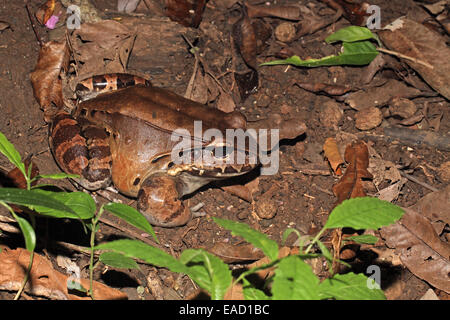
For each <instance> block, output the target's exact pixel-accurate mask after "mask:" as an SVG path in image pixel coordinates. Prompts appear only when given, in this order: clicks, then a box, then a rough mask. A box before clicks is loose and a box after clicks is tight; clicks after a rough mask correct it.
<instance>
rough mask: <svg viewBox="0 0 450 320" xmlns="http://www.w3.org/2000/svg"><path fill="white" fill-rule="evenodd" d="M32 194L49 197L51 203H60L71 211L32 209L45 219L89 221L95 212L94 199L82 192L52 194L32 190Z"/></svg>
mask: <svg viewBox="0 0 450 320" xmlns="http://www.w3.org/2000/svg"><path fill="white" fill-rule="evenodd" d="M32 192H35V193H38V194H39V195H40V196H46V197H49V198H51V199H53V201H58V202H61V203H63V204H64V205H65V206H66V207H68V208H70V210H71V211H67V210H59V209H56V208H48V207H41V206H34V207H33V209H34V210H36V211H37V212H39V213H40V214H42V215H45V216H47V217H52V218H70V219H82V220H86V219H91V218H92V217H93V216H94V215H95V211H96V210H97V207H96V205H95V201H94V199H92V197H91V196H90V195H89V194H87V193H84V192H79V191H77V192H52V191H45V190H41V189H33V190H32Z"/></svg>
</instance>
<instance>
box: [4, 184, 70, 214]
mask: <svg viewBox="0 0 450 320" xmlns="http://www.w3.org/2000/svg"><path fill="white" fill-rule="evenodd" d="M0 201H4V202H6V203H13V204H17V205H23V206H27V207H30V208H33V207H36V208H39V209H41V210H43V211H51V210H58V211H62V212H66V213H68V214H72V215H76V213H75V212H74V210H72V209H71V208H70V207H68V206H66V205H65V204H64V203H62V202H61V201H59V200H57V199H55V198H53V197H51V196H49V195H47V194H43V193H41V192H40V191H38V190H22V189H17V188H0ZM36 211H38V210H36ZM38 212H39V211H38Z"/></svg>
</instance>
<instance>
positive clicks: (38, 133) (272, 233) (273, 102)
mask: <svg viewBox="0 0 450 320" xmlns="http://www.w3.org/2000/svg"><path fill="white" fill-rule="evenodd" d="M40 2H41V1H31V5H32V8H34V9H35V8H37V6H38V5H39V4H40ZM109 2H110V1H103V0H97V1H93V3H95V5H96V6H97V7H98V8H99V9H100V10H103V11H104V10H105V9H108V11H104V12H106V13H109V15H110V16H111V17H112V16H114V13H112V11H111V10H113V9H114V8H112V7H111V5H108V3H109ZM285 2H286V3H288V2H290V1H285ZM292 2H297V1H292ZM313 3H316V4H317V5H319V4H320V2H315V1H313ZM373 3H374V4H377V5H379V6H380V7H381V8H382V9H381V10H382V13H383V17H382V18H383V24H385V23H388V22H390V21H393V20H394V19H395V18H397V17H400V16H404V15H409V16H416V15H418V10H422V9H421V8H420V7H418V5H417V3H416V2H414V1H412V0H408V1H403V0H398V1H391V0H377V1H373ZM320 5H321V6H323V7H325V6H324V5H323V4H320ZM0 8H1V10H0V20H1V21H8V22H9V23H10V24H11V26H12V29H7V30H4V31H3V32H0V56H1V57H2V59H1V60H0V110H1V116H0V131H1V132H3V133H4V134H5V135H6V136H7V138H8V139H9V140H10V141H11V142H12V143H13V144H14V145H15V146H16V148H17V149H18V150H19V152H20V153H21V155H22V157H23V158H25V157H26V156H28V155H30V154H33V155H34V157H33V160H34V162H35V163H36V164H37V165H38V167H39V169H40V172H41V173H54V172H59V171H60V169H59V168H58V166H57V165H56V163H55V161H54V159H53V156H52V154H51V152H50V150H49V146H48V132H47V130H48V128H47V126H46V124H45V122H44V120H43V115H42V112H41V110H40V109H39V107H38V104H37V102H36V100H35V99H34V97H33V93H32V88H31V83H30V78H29V75H30V72H31V71H32V70H33V68H34V66H35V64H36V60H37V56H38V52H39V46H38V44H37V42H36V39H35V36H34V34H33V31H32V29H31V26H30V22H29V20H28V17H27V12H26V10H25V8H24V4H23V1H6V0H0ZM220 10H222V11H220ZM324 10H330V9H324ZM237 17H238V14H237V12H236V11H233V10H224V9H219V8H214V7H213V6H212V5H208V6H207V9H206V11H205V13H204V15H203V22H202V24H204V25H205V26H206V25H208V26H209V25H210V24H211V22H212V21H214V24H215V25H216V26H217V27H218V29H219V30H221V31H222V33H221V35H222V36H223V39H221V40H223V41H222V42H213V43H212V42H206V41H205V39H204V38H202V32H203V31H202V30H203V29H202V28H200V29H199V31H198V32H199V40H198V42H197V43H196V46H198V47H199V48H200V50H202V51H203V52H205V60H206V62H207V63H211V65H212V64H213V63H214V62H215V61H217V59H219V58H220V54H221V52H223V51H224V46H229V45H230V44H229V37H228V34H229V32H230V31H231V27H232V23H233V22H234V21H236V19H237ZM267 21H268V22H269V23H270V24H271V25H273V26H276V25H277V24H278V23H280V21H281V20H279V19H271V18H267ZM346 25H348V22H347V21H346V20H345V19H340V20H339V21H338V22H337V23H336V24H334V25H331V26H329V27H327V28H324V29H322V30H320V31H318V32H316V33H315V34H313V35H307V36H304V37H303V38H302V39H301V40H298V41H297V42H295V43H293V44H292V47H293V48H295V50H300V53H301V55H302V57H307V56H312V57H320V56H324V55H328V54H330V52H328V51H329V50H328V49H324V42H323V39H324V38H325V37H326V36H327V35H328V34H330V31H331V30H332V29H333V28H334V29H335V30H337V29H339V28H341V27H343V26H346ZM38 32H39V33H40V34H41V35H43V38H44V39H45V38H46V35H45V33H46V30H45V29H44V28H43V27H38ZM270 45H271V47H270V48H271V49H272V50H275V49H276V48H277V46H278V48H279V47H280V45H279V44H277V43H275V42H274V40H273V39H272V40H270ZM188 49H189V47H188V46H187V45H186V47H185V50H186V51H185V54H184V55H179V56H175V57H171V58H170V59H171V60H170V63H171V64H173V69H172V68H171V65H167V66H165V68H164V69H163V70H162V69H158V71H159V73H152V70H154V69H156V68H153V66H150V65H148V64H147V65H146V63H145V62H146V61H145V58H142V57H140V58H139V59H136V58H133V57H132V58H131V61H130V67H131V68H139V69H140V71H142V72H146V73H147V74H149V75H150V76H151V77H152V81H153V83H154V84H155V85H161V86H165V87H167V88H170V89H172V90H174V91H176V92H177V93H179V94H184V90H185V89H186V86H187V84H188V81H189V78H190V77H191V73H192V70H193V66H194V57H193V56H192V55H191V54H190V53H189V51H188ZM266 53H267V52H266ZM331 53H333V52H331ZM160 54H161V56H162V57H164V52H161V53H160ZM272 58H273V57H265V56H264V53H263V54H261V55H260V56H259V57H258V62H263V61H264V60H270V59H272ZM133 59H135V60H133ZM144 66H146V67H144ZM223 67H225V66H223ZM173 70H175V71H173ZM213 72H215V73H216V75H219V74H221V73H222V72H224V70H217V69H214V68H213ZM362 72H364V68H354V67H331V68H316V69H307V68H295V67H286V66H274V67H261V68H260V69H259V77H260V86H259V89H258V91H257V92H256V93H254V94H252V95H250V97H248V98H247V99H246V100H245V101H243V102H241V103H238V106H237V108H238V109H239V110H241V111H242V112H243V113H245V115H246V116H247V118H248V119H253V120H254V119H259V118H261V117H265V116H266V115H267V114H268V113H281V114H282V115H283V117H284V118H286V119H287V118H295V119H298V120H299V121H304V122H305V123H306V125H307V127H308V130H307V133H306V134H305V135H303V136H301V137H299V138H298V139H296V140H295V141H288V142H287V143H285V144H284V145H282V146H281V153H280V169H279V171H278V173H277V174H275V175H272V176H261V177H259V178H258V179H259V190H258V191H256V192H255V193H254V194H253V198H254V203H253V205H252V204H251V203H248V202H246V201H243V200H241V199H239V198H237V197H236V196H233V195H230V194H229V193H226V192H224V191H223V190H221V189H220V188H217V187H214V186H210V187H208V188H203V189H202V190H200V191H198V192H196V193H195V194H194V195H192V196H191V197H190V198H189V202H190V205H191V206H194V205H196V204H198V203H203V204H204V205H203V208H202V209H201V210H202V211H204V212H205V213H206V217H202V218H195V219H193V220H192V221H191V222H189V223H188V224H187V225H186V226H183V227H179V228H172V229H165V228H158V227H155V231H156V232H157V235H158V237H159V239H160V243H161V244H162V245H163V247H165V248H166V249H167V251H168V252H170V253H172V254H174V255H179V254H180V253H181V251H182V250H184V249H186V248H198V247H204V248H209V247H211V246H212V245H213V244H214V243H218V242H231V243H236V244H238V243H240V242H241V239H239V238H238V237H233V236H231V234H230V232H227V231H224V230H223V229H221V228H220V227H218V226H217V225H216V224H215V223H214V222H213V221H212V219H211V218H210V217H212V216H215V217H221V218H225V219H232V220H236V221H240V222H245V223H247V224H249V225H250V226H252V227H253V228H255V229H257V230H260V231H262V232H264V233H265V234H267V235H268V236H269V237H270V238H272V239H274V240H276V241H278V242H279V243H281V238H282V234H283V232H284V231H285V230H286V228H288V227H291V228H296V229H297V230H299V231H300V232H301V233H302V234H314V233H315V232H317V230H319V229H320V227H321V226H322V225H323V224H324V222H325V221H326V219H327V216H328V214H329V212H330V210H331V209H332V208H333V206H334V203H335V201H336V198H335V196H334V195H333V194H332V191H331V187H332V186H333V185H334V184H335V183H336V182H337V180H338V177H336V176H334V175H333V174H331V173H330V174H329V175H320V174H319V175H312V174H304V173H301V170H302V168H303V167H304V166H306V165H308V164H310V163H324V158H323V154H322V145H323V143H324V141H325V140H326V139H327V138H328V137H334V136H335V135H336V133H337V131H338V130H339V131H346V132H350V133H358V132H360V131H359V130H358V129H356V128H355V121H354V115H355V111H354V110H352V109H351V108H349V107H348V106H346V105H345V104H344V103H339V106H340V107H341V109H342V110H343V112H344V115H343V117H342V119H341V120H340V122H339V123H338V128H332V127H327V126H325V125H324V124H323V123H322V121H321V120H320V116H321V112H322V107H323V105H324V104H325V103H326V102H328V101H330V100H333V99H332V98H330V97H328V96H326V95H318V94H315V93H312V92H308V91H306V90H303V89H300V88H299V87H297V86H291V85H289V83H291V81H292V80H297V81H304V82H310V83H317V82H325V83H333V80H334V79H337V83H340V84H348V85H350V86H355V85H357V84H358V81H359V79H360V75H361V73H362ZM379 77H381V78H391V77H394V78H395V77H396V75H395V74H394V73H393V72H390V71H385V72H384V73H382V74H381V75H379ZM434 101H438V102H434ZM414 102H415V103H416V105H417V106H418V108H419V109H420V108H424V105H425V104H427V105H428V108H429V110H432V112H433V113H434V114H437V113H442V114H443V115H442V119H441V122H440V128H439V130H438V131H437V132H438V133H446V132H448V130H449V128H450V121H449V108H448V103H447V102H446V101H445V100H443V99H440V101H439V99H436V98H417V99H415V100H414ZM384 121H390V119H385V120H384ZM380 130H381V129H380V127H379V128H376V129H373V130H371V131H369V132H370V133H374V134H380V133H381V131H380ZM364 140H365V141H366V142H368V143H369V144H372V146H373V147H374V148H375V150H376V151H377V152H378V153H379V154H380V155H381V156H382V157H383V158H384V159H386V160H390V161H392V162H393V163H396V164H405V163H407V164H408V165H409V171H408V172H410V174H412V175H413V176H414V177H416V178H417V179H419V180H422V181H424V182H427V183H428V184H430V185H432V186H434V187H435V188H437V189H441V188H443V187H444V186H445V182H443V181H441V180H440V179H439V177H438V176H437V171H436V170H437V169H436V168H439V166H440V165H441V164H442V163H444V162H445V161H448V160H449V157H448V156H449V154H448V153H445V152H442V151H440V150H437V149H434V148H430V147H427V146H420V147H416V146H414V147H409V146H407V145H403V144H401V143H397V144H391V143H389V142H387V141H386V140H383V139H379V138H377V136H376V135H373V136H369V135H367V136H366V137H365V138H364ZM325 164H326V163H325ZM0 167H1V168H2V169H4V170H10V169H12V166H11V164H10V163H8V161H7V160H6V159H5V158H4V157H0ZM58 184H59V185H61V186H64V187H66V188H68V189H71V190H74V189H75V187H74V186H73V185H72V184H70V183H69V182H63V181H61V182H58ZM387 185H388V184H387V183H386V186H387ZM273 186H275V187H274V188H275V191H274V192H273V195H272V197H271V198H270V201H271V202H272V203H273V204H275V209H276V215H275V217H274V218H272V219H269V220H266V219H259V220H258V219H256V218H255V215H254V214H252V211H254V210H255V205H256V204H257V203H258V200H259V199H260V197H261V195H263V194H264V193H265V192H266V191H268V190H269V189H270V188H271V187H273ZM375 191H376V190H375ZM429 192H430V190H428V189H426V188H425V187H423V186H421V185H419V184H417V183H415V182H412V181H408V182H406V184H405V186H404V187H403V189H402V193H401V194H400V196H399V197H398V199H397V200H396V201H395V203H396V204H398V205H401V206H404V207H407V206H410V205H412V204H414V203H415V202H416V201H417V200H418V199H420V198H421V197H422V196H424V195H425V194H427V193H429ZM369 193H370V192H369ZM106 194H107V195H108V196H109V197H111V198H112V199H114V198H120V199H122V200H123V201H124V203H130V204H132V205H133V204H135V201H134V200H133V199H127V198H125V197H122V196H118V195H116V194H114V193H111V192H106ZM372 194H373V192H372ZM96 198H97V199H98V200H99V201H105V200H104V199H103V198H102V197H101V196H100V195H96ZM2 210H3V209H2ZM2 212H3V211H2ZM107 217H108V218H109V219H111V220H113V221H116V223H119V224H120V222H119V221H117V220H114V218H113V217H110V216H107ZM39 223H40V224H39V225H42V227H41V228H40V229H39V230H38V237H39V243H38V252H41V253H42V252H43V250H44V249H45V251H44V252H45V253H46V254H47V255H48V256H49V257H51V258H52V259H54V258H55V257H56V255H58V254H62V249H61V247H60V246H58V245H57V243H56V241H65V242H69V243H74V244H77V245H83V246H87V245H88V237H87V236H86V235H84V234H83V231H82V228H81V227H80V224H78V223H70V222H68V221H56V220H50V221H47V220H45V221H39ZM122 225H123V223H122ZM125 236H129V235H127V234H125V233H124V232H122V231H118V230H117V229H115V228H113V227H111V226H108V225H106V224H101V228H100V232H99V235H98V238H97V241H102V240H111V239H115V238H121V237H125ZM294 240H295V239H294V236H290V237H289V238H288V241H287V244H288V245H292V244H293V241H294ZM1 242H3V243H6V244H8V245H9V246H10V247H18V246H23V242H22V239H21V238H20V237H9V236H7V234H3V235H2V236H1ZM70 254H71V256H72V258H73V259H74V260H75V261H76V262H77V264H78V265H79V266H83V268H84V269H83V274H82V276H87V266H88V259H89V258H88V256H86V255H84V254H82V253H79V252H71V253H70ZM54 264H55V267H57V266H56V263H54ZM57 268H58V267H57ZM149 273H150V274H156V275H157V276H158V277H159V278H160V279H161V281H162V283H163V286H164V288H165V289H166V292H169V291H170V292H172V294H173V295H172V296H171V297H172V298H174V297H179V298H181V299H183V298H185V297H187V296H189V295H190V294H192V293H193V292H194V291H195V290H194V288H193V285H192V282H191V281H190V280H189V279H188V278H187V277H178V275H175V274H172V273H170V272H168V271H166V270H163V269H159V270H158V269H155V268H154V267H152V266H148V265H145V264H141V265H140V269H139V270H132V271H127V270H119V269H111V268H109V269H106V268H105V267H98V268H97V269H96V271H95V279H96V280H98V281H102V282H104V283H106V284H108V285H110V286H112V287H117V288H120V289H122V290H124V291H125V292H127V293H128V294H129V297H130V298H131V299H139V298H140V297H139V296H138V294H137V291H136V287H138V286H144V287H145V286H146V283H147V280H146V277H147V275H148V274H149ZM391 274H393V276H394V278H395V280H391V283H392V282H394V281H403V282H404V283H405V284H406V287H405V288H404V289H403V291H402V293H401V294H399V295H398V296H397V297H396V298H397V299H418V298H420V297H421V296H422V295H423V294H424V293H425V291H426V290H427V289H428V288H429V286H428V284H426V282H424V281H422V280H420V279H418V278H416V277H415V276H414V275H412V274H411V273H409V271H407V270H406V269H402V268H400V270H398V269H396V270H393V271H392V272H391ZM175 284H176V285H175ZM169 288H170V289H169ZM174 288H176V289H174ZM142 296H143V298H144V299H154V296H153V295H152V294H151V292H149V290H148V289H145V290H144V293H143V294H142ZM11 297H12V295H10V294H9V293H5V292H0V298H2V299H11ZM169 297H170V296H169Z"/></svg>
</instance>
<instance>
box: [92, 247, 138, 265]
mask: <svg viewBox="0 0 450 320" xmlns="http://www.w3.org/2000/svg"><path fill="white" fill-rule="evenodd" d="M99 259H100V261H101V262H103V263H104V264H106V265H108V266H111V267H114V268H122V269H139V266H138V264H137V263H136V261H134V260H133V259H131V258H129V257H126V256H124V255H123V254H121V253H119V252H114V251H108V252H103V253H102V254H101V255H100V257H99Z"/></svg>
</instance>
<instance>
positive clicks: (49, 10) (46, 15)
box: [36, 0, 56, 25]
mask: <svg viewBox="0 0 450 320" xmlns="http://www.w3.org/2000/svg"><path fill="white" fill-rule="evenodd" d="M55 5H56V1H55V0H48V1H47V2H45V3H44V4H43V5H42V6H40V7H39V9H38V11H37V12H36V19H37V20H38V21H39V22H40V23H41V24H43V25H45V24H46V23H47V21H48V19H50V17H51V16H52V15H53V12H54V11H55Z"/></svg>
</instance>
